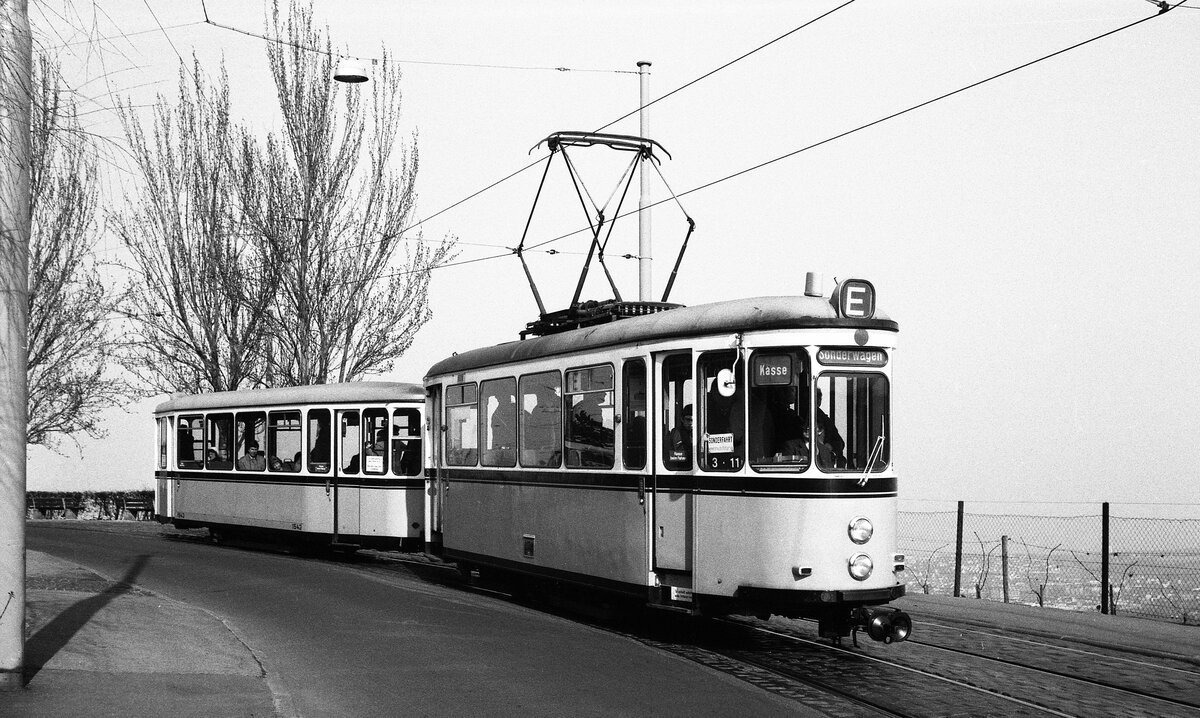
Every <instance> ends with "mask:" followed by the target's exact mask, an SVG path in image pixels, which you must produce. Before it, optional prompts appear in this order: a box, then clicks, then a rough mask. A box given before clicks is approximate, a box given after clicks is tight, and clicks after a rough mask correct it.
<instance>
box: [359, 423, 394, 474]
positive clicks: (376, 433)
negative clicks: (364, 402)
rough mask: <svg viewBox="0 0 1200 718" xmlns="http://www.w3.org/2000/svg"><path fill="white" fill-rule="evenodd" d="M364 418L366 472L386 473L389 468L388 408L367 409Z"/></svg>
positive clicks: (364, 468)
mask: <svg viewBox="0 0 1200 718" xmlns="http://www.w3.org/2000/svg"><path fill="white" fill-rule="evenodd" d="M362 420H363V452H362V455H363V465H362V470H363V473H364V474H386V473H387V470H388V456H387V455H388V451H387V445H388V412H387V409H366V410H365V411H363V413H362Z"/></svg>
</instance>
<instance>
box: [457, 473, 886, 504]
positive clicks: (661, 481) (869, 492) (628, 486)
mask: <svg viewBox="0 0 1200 718" xmlns="http://www.w3.org/2000/svg"><path fill="white" fill-rule="evenodd" d="M443 476H444V478H445V479H446V480H447V481H459V482H464V483H473V484H504V485H513V486H553V487H558V488H578V489H594V490H600V491H637V490H639V489H641V488H645V489H646V491H647V492H650V491H651V490H652V488H653V483H652V479H651V477H650V476H649V475H648V474H626V473H614V472H604V473H600V472H582V471H522V470H520V469H446V470H445V471H444V472H443ZM859 480H860V479H859V478H858V477H848V478H841V479H838V478H832V477H823V478H798V477H779V476H743V475H721V474H663V475H660V476H659V477H658V484H657V490H658V491H660V492H662V491H666V492H671V493H694V494H718V495H729V496H741V495H753V496H761V497H784V496H791V497H796V496H801V497H806V498H842V497H851V496H852V497H856V498H867V497H879V496H895V495H896V493H897V480H896V477H894V476H889V477H871V478H868V479H867V482H866V484H864V485H862V486H859Z"/></svg>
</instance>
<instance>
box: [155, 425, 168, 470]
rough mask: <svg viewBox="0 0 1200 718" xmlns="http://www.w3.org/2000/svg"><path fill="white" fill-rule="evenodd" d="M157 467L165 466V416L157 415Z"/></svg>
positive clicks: (163, 467) (162, 467)
mask: <svg viewBox="0 0 1200 718" xmlns="http://www.w3.org/2000/svg"><path fill="white" fill-rule="evenodd" d="M156 423H157V424H158V468H160V469H165V468H167V418H166V417H165V416H160V417H158V421H157V422H156Z"/></svg>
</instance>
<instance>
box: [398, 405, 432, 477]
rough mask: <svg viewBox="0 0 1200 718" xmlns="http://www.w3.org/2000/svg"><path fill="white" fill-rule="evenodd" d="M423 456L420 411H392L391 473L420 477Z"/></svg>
mask: <svg viewBox="0 0 1200 718" xmlns="http://www.w3.org/2000/svg"><path fill="white" fill-rule="evenodd" d="M424 456H425V455H424V452H422V451H421V412H420V410H418V409H395V410H393V411H392V473H393V474H396V475H397V476H420V475H421V466H422V460H423V459H424Z"/></svg>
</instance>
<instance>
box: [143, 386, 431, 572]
mask: <svg viewBox="0 0 1200 718" xmlns="http://www.w3.org/2000/svg"><path fill="white" fill-rule="evenodd" d="M424 401H425V391H424V389H423V388H422V387H421V386H420V385H418V384H403V383H393V382H360V383H348V384H320V385H314V386H305V387H291V388H280V389H258V390H252V391H234V392H216V393H211V394H200V395H194V396H180V397H176V398H173V399H171V400H169V401H166V402H164V403H162V404H159V405H158V407H156V409H155V412H154V414H155V420H156V422H157V427H156V428H157V459H156V471H155V478H156V488H155V514H156V516H157V517H158V520H159V521H161V522H164V523H172V524H174V525H176V526H178V527H180V528H189V527H208V528H209V529H210V530H211V531H213V532H214V533H218V534H219V533H226V532H227V533H233V532H245V531H261V532H273V533H277V532H284V533H285V534H287V535H291V536H292V537H293V538H295V539H305V538H309V539H316V538H319V539H326V538H332V540H333V542H334V543H341V544H347V545H354V546H379V547H388V548H401V547H403V548H409V549H417V548H419V547H420V545H421V543H422V540H423V536H424V533H425V527H424V521H425V514H426V510H427V509H426V494H425V479H424V465H425V456H424V444H425V442H424V441H423V434H424V424H425V421H424ZM255 445H256V446H257V448H256V449H254V448H253V447H254V446H255Z"/></svg>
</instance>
